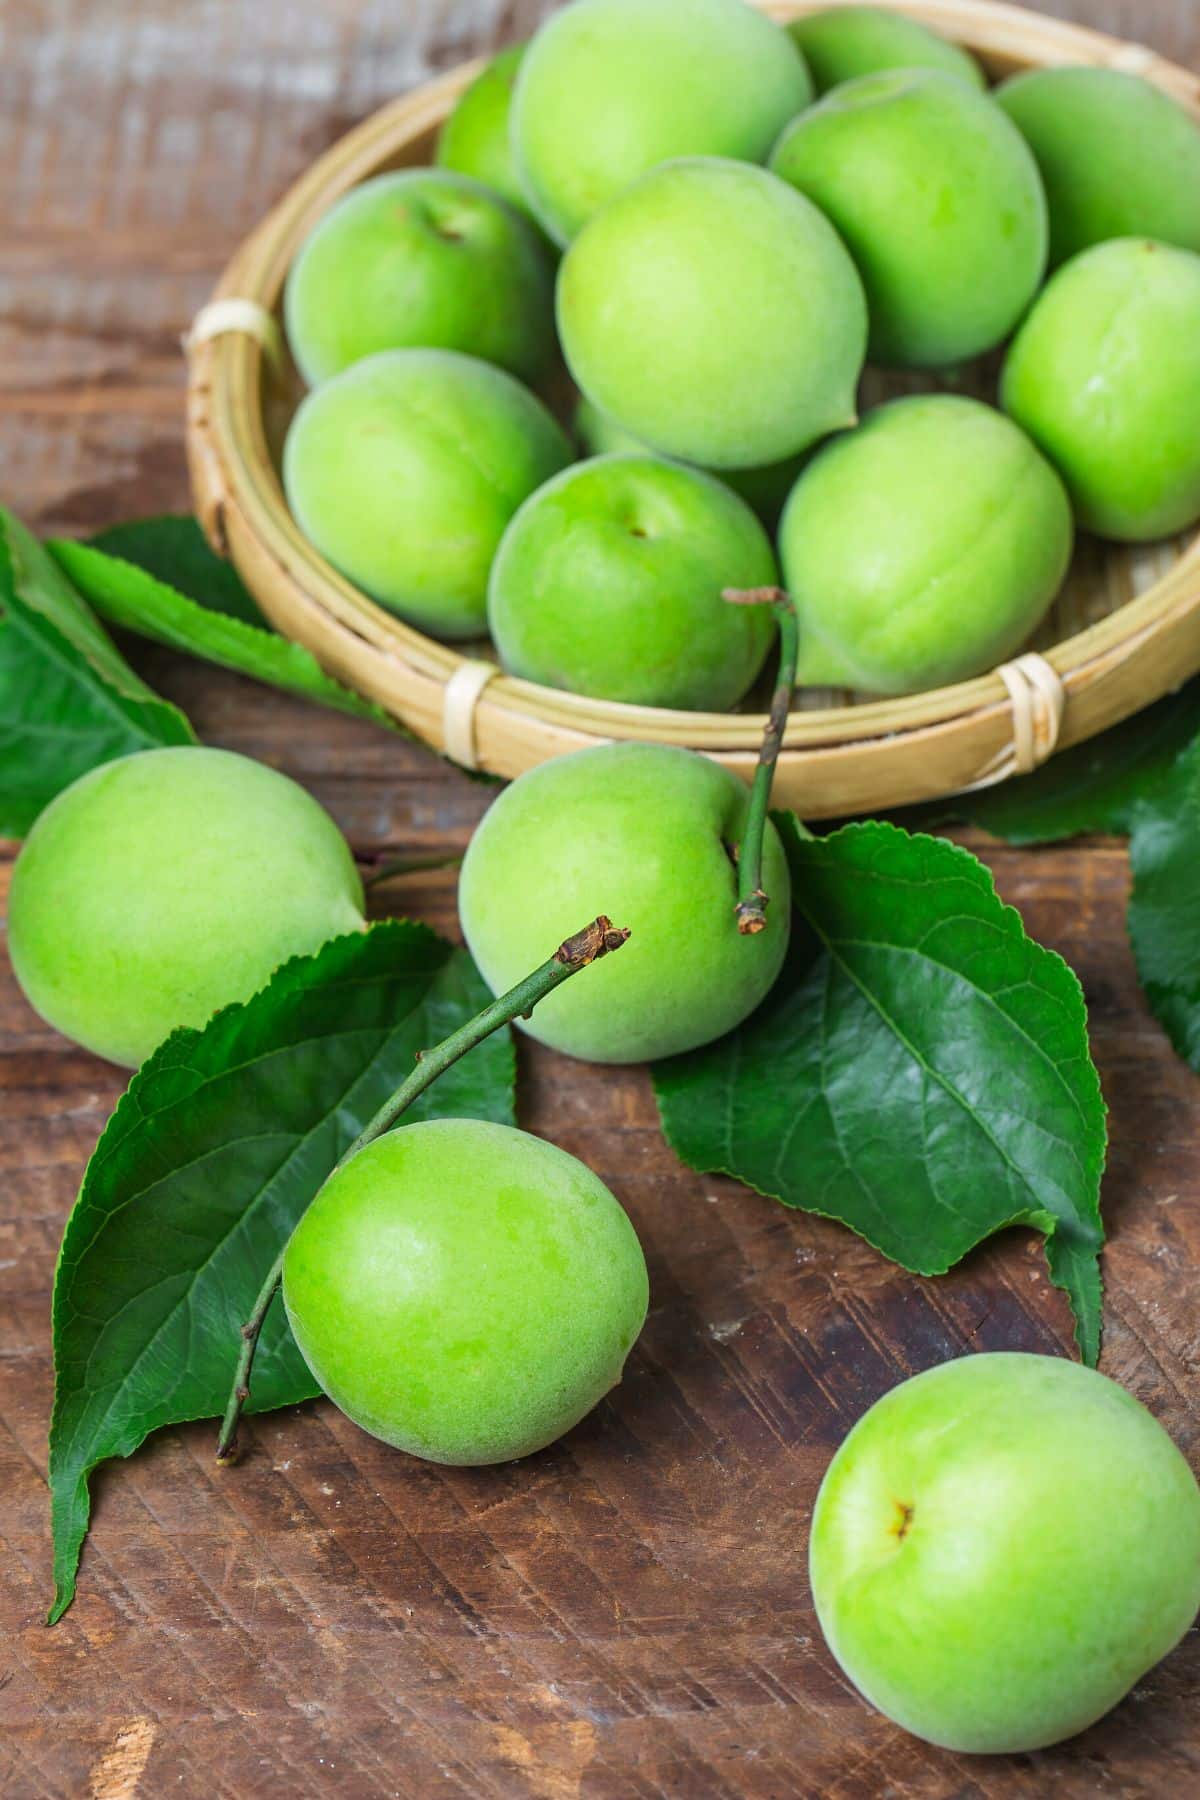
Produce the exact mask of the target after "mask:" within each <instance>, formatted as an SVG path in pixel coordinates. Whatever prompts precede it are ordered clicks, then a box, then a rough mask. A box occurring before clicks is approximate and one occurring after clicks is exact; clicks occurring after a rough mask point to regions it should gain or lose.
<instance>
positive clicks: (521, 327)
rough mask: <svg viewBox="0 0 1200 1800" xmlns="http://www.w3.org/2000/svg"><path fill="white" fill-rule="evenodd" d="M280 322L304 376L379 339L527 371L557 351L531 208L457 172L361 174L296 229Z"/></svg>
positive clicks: (330, 370)
mask: <svg viewBox="0 0 1200 1800" xmlns="http://www.w3.org/2000/svg"><path fill="white" fill-rule="evenodd" d="M284 321H285V324H286V327H287V335H288V342H289V343H290V345H291V348H292V355H293V356H294V357H295V360H296V365H297V367H298V368H299V370H300V373H301V374H302V375H303V377H304V379H305V381H306V382H307V383H308V385H309V386H310V387H316V386H317V385H318V383H320V382H323V381H328V380H329V378H330V377H331V376H333V375H338V374H340V373H341V371H342V370H343V369H348V368H350V367H351V365H352V364H354V363H357V362H361V360H362V359H363V357H365V356H372V355H374V354H375V353H376V352H377V351H380V350H402V349H409V348H417V349H424V348H435V349H443V350H460V351H462V352H463V353H464V354H465V355H468V356H478V357H482V358H483V360H484V361H485V362H492V363H495V364H497V366H498V367H500V368H504V369H508V370H509V371H510V372H511V373H512V374H514V375H519V376H521V377H522V378H523V379H525V380H528V381H534V380H536V379H537V378H538V377H539V376H540V375H542V374H543V373H544V372H545V370H546V369H547V368H548V366H549V364H550V362H551V360H552V358H553V356H554V353H555V343H554V272H553V269H552V266H551V260H550V258H549V256H548V255H547V254H546V251H545V249H544V248H543V246H542V243H541V240H540V238H539V237H538V234H537V232H536V231H535V230H534V228H533V226H532V225H531V224H530V223H529V221H528V219H526V218H523V217H522V216H521V215H520V214H518V213H517V212H515V211H514V210H513V208H512V207H511V206H509V205H508V204H507V203H506V202H505V201H503V200H501V199H500V198H499V197H498V196H497V195H495V194H493V193H490V192H489V190H488V189H487V188H485V187H483V186H482V185H481V184H480V183H479V182H477V181H472V180H470V179H469V178H468V177H467V176H466V175H458V174H452V173H450V172H449V171H446V170H442V169H403V170H400V171H399V172H397V173H394V174H390V175H377V176H375V177H374V179H373V180H371V181H364V182H363V184H362V185H361V187H356V188H353V189H351V191H350V192H349V193H348V194H347V195H346V196H345V197H344V198H343V199H342V200H340V201H339V202H338V203H337V205H336V206H334V207H333V208H332V209H331V210H330V211H329V212H328V213H326V215H325V217H324V218H323V219H322V220H321V222H320V224H319V225H318V226H317V227H316V229H315V230H314V231H313V232H312V233H311V235H310V236H309V237H308V238H307V239H306V240H305V242H304V244H303V246H302V247H301V249H300V253H299V255H298V256H297V257H296V260H295V262H294V263H293V264H292V267H291V269H290V271H289V272H288V278H287V285H286V287H285V289H284Z"/></svg>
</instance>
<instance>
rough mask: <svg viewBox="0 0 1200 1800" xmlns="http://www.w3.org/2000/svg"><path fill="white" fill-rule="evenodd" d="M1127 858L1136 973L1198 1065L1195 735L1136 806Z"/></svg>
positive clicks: (1199, 781) (1199, 852) (1199, 766)
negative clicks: (1150, 799) (1149, 796)
mask: <svg viewBox="0 0 1200 1800" xmlns="http://www.w3.org/2000/svg"><path fill="white" fill-rule="evenodd" d="M1129 861H1130V865H1131V867H1132V870H1133V891H1132V893H1131V895H1130V899H1129V937H1130V942H1131V943H1132V945H1133V953H1134V958H1135V960H1136V962H1137V969H1138V975H1139V977H1140V979H1141V983H1142V986H1143V988H1144V989H1145V992H1146V998H1147V1000H1148V1001H1149V1003H1150V1006H1151V1008H1152V1009H1153V1011H1154V1013H1155V1015H1156V1016H1157V1018H1158V1019H1159V1020H1160V1021H1161V1023H1162V1025H1163V1027H1164V1029H1165V1030H1166V1033H1167V1036H1168V1037H1169V1038H1170V1040H1171V1042H1172V1044H1173V1045H1174V1046H1175V1049H1176V1050H1177V1051H1178V1052H1179V1055H1180V1056H1182V1057H1183V1059H1184V1061H1185V1062H1188V1063H1190V1064H1191V1066H1192V1068H1193V1069H1196V1070H1197V1071H1200V741H1197V742H1195V743H1193V744H1192V745H1191V746H1190V748H1189V749H1187V750H1186V751H1185V752H1184V753H1183V755H1182V756H1181V757H1179V758H1178V760H1177V761H1176V763H1175V764H1174V767H1173V768H1172V770H1171V773H1170V776H1169V778H1168V779H1167V780H1165V781H1164V782H1163V783H1162V784H1161V785H1160V787H1159V790H1158V792H1157V794H1156V796H1155V798H1154V800H1153V802H1152V803H1149V802H1148V803H1146V804H1144V805H1143V806H1142V807H1141V808H1140V809H1139V811H1138V815H1137V817H1136V819H1135V821H1134V828H1133V835H1132V837H1131V839H1130V844H1129Z"/></svg>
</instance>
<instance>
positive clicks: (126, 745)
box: [0, 509, 195, 837]
mask: <svg viewBox="0 0 1200 1800" xmlns="http://www.w3.org/2000/svg"><path fill="white" fill-rule="evenodd" d="M194 742H195V734H194V733H193V731H192V728H191V726H190V725H189V724H188V722H187V720H186V719H185V718H184V716H183V714H182V713H181V712H180V711H179V710H178V708H177V707H174V706H171V705H169V704H168V702H167V701H165V700H160V699H159V697H158V696H157V694H155V693H153V692H152V691H151V689H150V688H148V687H147V686H146V684H145V682H143V681H141V680H139V678H138V677H137V676H136V675H135V674H134V672H133V670H132V669H131V668H130V667H129V665H128V664H127V663H126V662H125V661H124V660H123V659H122V657H121V656H120V654H119V653H118V651H117V649H116V647H115V646H114V644H113V643H112V640H111V639H110V638H109V636H108V634H107V633H106V632H105V630H104V628H103V627H102V626H101V625H100V624H99V622H98V621H97V620H96V619H95V618H94V617H93V616H92V614H91V613H90V612H89V611H88V608H87V607H86V606H85V604H84V602H83V601H82V600H81V599H80V597H79V595H78V594H77V593H76V592H75V590H74V588H72V586H71V584H70V582H69V581H68V580H67V579H66V577H65V576H64V575H63V573H62V571H61V570H60V569H59V568H58V566H57V564H56V563H54V562H53V561H52V560H51V558H50V557H48V556H47V555H46V553H45V552H44V551H43V550H42V548H41V546H40V545H39V544H38V543H37V541H36V539H35V538H33V537H31V536H30V534H29V532H27V531H26V530H25V528H24V526H23V525H21V524H20V523H19V522H18V521H17V520H16V519H14V518H13V516H12V514H11V513H6V512H4V511H3V510H2V509H0V836H3V837H23V836H24V835H25V833H26V832H27V831H28V830H29V828H30V826H31V825H32V824H33V822H34V820H35V819H36V818H37V816H38V814H39V813H40V812H41V811H42V808H43V807H45V806H48V805H49V803H50V801H51V800H53V799H54V797H55V795H56V794H59V793H61V792H62V790H63V788H66V787H69V786H70V785H71V783H72V782H73V781H75V780H77V779H78V777H79V776H81V775H86V774H87V772H88V770H89V769H94V768H96V767H97V766H98V764H100V763H105V762H111V761H112V760H113V759H114V758H115V757H118V756H129V755H130V754H131V753H132V752H134V751H136V750H152V749H155V748H157V747H158V746H159V745H161V744H191V743H194Z"/></svg>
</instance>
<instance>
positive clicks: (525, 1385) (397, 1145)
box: [283, 1119, 648, 1464]
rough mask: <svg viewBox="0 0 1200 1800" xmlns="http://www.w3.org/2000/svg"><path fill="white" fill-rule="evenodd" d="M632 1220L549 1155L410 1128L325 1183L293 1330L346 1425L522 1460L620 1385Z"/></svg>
mask: <svg viewBox="0 0 1200 1800" xmlns="http://www.w3.org/2000/svg"><path fill="white" fill-rule="evenodd" d="M647 1297H648V1294H647V1279H646V1264H645V1260H644V1258H643V1256H642V1251H641V1246H640V1245H639V1243H638V1240H637V1236H636V1234H635V1232H634V1229H633V1226H632V1225H631V1224H630V1222H629V1219H628V1217H627V1216H626V1214H625V1213H624V1212H623V1210H622V1209H621V1207H620V1206H619V1205H618V1204H617V1201H616V1200H615V1199H614V1198H613V1196H612V1194H611V1193H610V1192H609V1190H608V1189H607V1188H606V1187H605V1186H604V1183H603V1182H602V1181H600V1180H599V1179H598V1178H597V1177H596V1176H595V1175H593V1174H592V1172H591V1170H590V1169H588V1168H585V1167H584V1165H583V1163H581V1162H578V1161H577V1160H576V1159H575V1157H573V1156H568V1155H567V1154H566V1152H565V1151H563V1150H558V1149H556V1148H555V1146H554V1145H553V1144H547V1143H544V1142H543V1141H542V1140H541V1139H540V1138H535V1137H530V1136H529V1135H528V1133H526V1132H524V1131H515V1130H514V1129H513V1128H512V1127H511V1126H507V1125H492V1124H487V1123H484V1122H483V1121H481V1120H475V1119H435V1120H430V1121H427V1122H425V1123H422V1124H415V1125H405V1126H402V1127H401V1128H400V1129H399V1130H397V1131H392V1132H389V1133H388V1135H387V1136H386V1137H382V1138H378V1139H376V1141H375V1142H374V1143H372V1144H369V1145H368V1146H367V1147H366V1148H365V1149H364V1150H360V1151H359V1152H358V1154H357V1155H356V1156H354V1157H353V1158H352V1159H351V1160H350V1161H349V1162H348V1163H347V1164H346V1165H345V1166H344V1167H343V1168H341V1169H339V1170H338V1171H337V1172H336V1173H335V1174H334V1175H332V1176H331V1177H330V1179H329V1180H328V1181H327V1182H326V1183H325V1186H324V1187H323V1188H322V1189H321V1191H320V1193H319V1194H318V1195H317V1197H316V1199H315V1200H314V1201H313V1203H312V1205H311V1206H310V1207H309V1209H308V1211H307V1212H306V1213H305V1215H304V1217H303V1218H302V1219H301V1221H300V1223H299V1225H298V1226H297V1227H296V1230H295V1232H294V1233H293V1235H292V1238H291V1240H290V1242H289V1243H288V1246H287V1250H286V1251H285V1253H284V1260H283V1298H284V1304H285V1306H286V1307H287V1315H288V1322H289V1323H290V1325H291V1328H292V1331H293V1333H294V1334H295V1338H296V1342H297V1343H298V1344H299V1346H300V1349H301V1352H302V1354H303V1356H304V1359H305V1361H306V1362H307V1363H308V1366H309V1368H310V1369H311V1370H312V1372H313V1375H314V1376H315V1377H316V1379H317V1381H319V1382H320V1384H321V1386H322V1388H324V1390H325V1392H326V1393H327V1394H328V1395H329V1397H330V1399H331V1400H333V1401H334V1403H335V1404H336V1405H337V1406H339V1407H340V1408H341V1409H342V1411H343V1412H344V1413H346V1414H347V1415H348V1416H349V1417H350V1418H351V1419H353V1420H354V1422H355V1424H356V1425H361V1426H362V1428H363V1430H364V1431H369V1432H370V1433H371V1434H372V1435H373V1436H374V1437H378V1438H382V1439H383V1440H384V1442H385V1443H388V1444H394V1445H395V1446H396V1447H397V1448H398V1449H401V1450H407V1451H408V1452H410V1454H412V1455H413V1456H421V1457H425V1458H427V1459H428V1460H429V1461H431V1462H439V1463H458V1464H477V1463H496V1462H507V1461H509V1460H510V1459H511V1458H513V1457H519V1456H528V1455H530V1454H531V1452H533V1451H535V1450H540V1449H541V1448H542V1447H543V1446H544V1445H546V1444H549V1443H552V1442H553V1441H554V1439H555V1438H558V1437H561V1436H562V1434H563V1432H565V1431H569V1430H570V1429H571V1427H572V1426H573V1425H576V1424H577V1423H578V1422H579V1420H580V1419H582V1418H583V1416H584V1414H585V1413H588V1412H590V1411H591V1409H592V1407H593V1406H595V1405H596V1403H597V1402H598V1401H599V1400H600V1399H602V1398H603V1396H604V1395H605V1394H606V1393H607V1392H608V1391H609V1389H610V1388H612V1387H615V1386H616V1384H617V1382H618V1381H619V1380H620V1378H621V1371H622V1368H623V1367H624V1363H625V1358H626V1357H627V1356H628V1354H629V1351H630V1349H631V1347H632V1345H633V1343H634V1341H635V1339H636V1338H637V1335H638V1333H639V1331H640V1330H641V1328H642V1324H643V1321H644V1320H645V1317H646V1303H647Z"/></svg>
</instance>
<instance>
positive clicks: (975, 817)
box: [939, 680, 1200, 844]
mask: <svg viewBox="0 0 1200 1800" xmlns="http://www.w3.org/2000/svg"><path fill="white" fill-rule="evenodd" d="M1197 732H1200V680H1196V681H1189V682H1188V683H1187V684H1186V686H1184V687H1182V688H1180V689H1179V690H1178V692H1176V693H1174V694H1169V695H1168V696H1167V698H1166V699H1165V700H1159V701H1158V702H1157V703H1156V704H1155V705H1154V706H1149V707H1147V708H1146V710H1145V711H1144V712H1140V713H1135V714H1134V715H1133V717H1132V718H1129V719H1126V720H1124V721H1123V723H1122V724H1120V725H1115V726H1114V727H1113V729H1112V730H1111V731H1105V732H1102V733H1101V734H1100V736H1099V737H1094V738H1089V739H1088V741H1087V742H1086V743H1084V744H1075V745H1073V746H1072V747H1071V749H1069V750H1063V751H1060V752H1059V753H1058V755H1056V756H1053V757H1051V759H1050V761H1049V762H1048V763H1046V764H1045V765H1044V766H1043V767H1042V768H1040V769H1039V770H1038V771H1037V773H1036V774H1034V775H1023V776H1021V777H1019V778H1018V779H1017V780H1015V781H1005V782H1002V783H1001V784H1000V786H999V787H994V788H985V789H983V790H982V791H981V792H979V793H976V794H963V795H962V796H961V797H960V798H958V799H956V800H952V801H950V802H949V803H948V804H947V806H944V807H941V808H940V809H939V812H940V815H941V817H943V818H947V817H953V818H960V819H969V820H970V821H971V823H972V824H973V825H981V826H982V827H983V829H984V830H985V831H990V832H992V833H993V834H994V835H995V836H996V837H1000V838H1005V839H1007V841H1008V842H1009V843H1010V844H1052V843H1058V842H1060V841H1061V840H1062V839H1064V838H1070V837H1079V836H1081V835H1083V834H1084V833H1090V832H1099V831H1103V832H1121V833H1124V832H1128V831H1129V830H1130V829H1131V827H1132V824H1133V819H1134V815H1135V813H1136V812H1137V810H1138V808H1139V807H1140V806H1142V805H1144V804H1147V803H1150V804H1153V803H1154V802H1155V800H1156V797H1157V795H1158V794H1159V792H1160V790H1161V789H1162V787H1163V784H1164V783H1165V782H1166V781H1167V780H1168V778H1169V776H1170V773H1171V769H1172V767H1173V765H1174V763H1175V759H1176V758H1177V757H1178V755H1179V753H1180V751H1181V750H1183V749H1185V748H1186V747H1187V745H1188V744H1190V743H1191V741H1192V739H1193V738H1194V737H1195V736H1196V734H1197Z"/></svg>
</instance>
